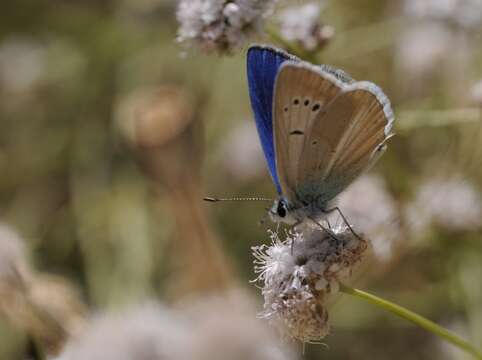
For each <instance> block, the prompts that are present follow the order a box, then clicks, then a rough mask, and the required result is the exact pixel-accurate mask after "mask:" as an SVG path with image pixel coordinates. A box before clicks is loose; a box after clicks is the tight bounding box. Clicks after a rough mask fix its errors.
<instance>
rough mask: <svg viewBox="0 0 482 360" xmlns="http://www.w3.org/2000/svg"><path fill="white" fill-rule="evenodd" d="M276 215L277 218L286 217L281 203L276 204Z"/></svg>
mask: <svg viewBox="0 0 482 360" xmlns="http://www.w3.org/2000/svg"><path fill="white" fill-rule="evenodd" d="M276 213H277V214H278V216H279V217H282V218H284V217H285V216H286V208H285V205H284V204H283V203H282V202H281V201H280V202H279V203H278V208H277V209H276Z"/></svg>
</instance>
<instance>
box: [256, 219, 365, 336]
mask: <svg viewBox="0 0 482 360" xmlns="http://www.w3.org/2000/svg"><path fill="white" fill-rule="evenodd" d="M332 231H333V232H332V234H331V235H330V234H328V233H327V232H325V231H323V230H321V229H320V228H318V227H316V228H313V227H311V226H310V225H308V224H302V225H301V226H299V227H297V230H296V232H293V233H287V234H286V239H285V240H284V241H282V240H281V239H280V238H279V236H278V235H277V234H276V233H273V232H271V241H272V243H271V245H269V246H266V245H262V246H259V247H254V248H253V254H254V257H255V259H256V260H255V272H256V273H258V278H257V279H256V280H258V281H261V282H262V294H263V296H264V311H263V312H262V313H261V314H260V316H261V317H263V318H266V319H269V320H270V321H271V322H272V323H273V325H274V326H276V327H277V328H278V329H279V330H280V331H281V333H282V334H284V335H285V336H287V337H291V338H294V339H298V340H300V341H303V342H316V341H319V340H321V339H322V338H323V337H325V336H326V335H327V334H328V333H329V330H330V327H329V324H328V312H327V310H326V308H325V306H326V298H327V296H328V295H329V294H334V293H336V292H337V291H338V287H339V284H338V282H339V281H341V280H343V279H346V278H348V277H349V276H350V275H351V272H352V270H353V268H354V266H355V264H357V263H358V262H359V261H360V259H361V256H362V254H363V252H364V251H365V250H366V248H367V243H366V241H365V240H362V239H359V238H358V237H356V236H354V235H353V233H352V232H351V231H350V230H349V229H348V228H346V227H344V226H339V227H336V228H333V229H332Z"/></svg>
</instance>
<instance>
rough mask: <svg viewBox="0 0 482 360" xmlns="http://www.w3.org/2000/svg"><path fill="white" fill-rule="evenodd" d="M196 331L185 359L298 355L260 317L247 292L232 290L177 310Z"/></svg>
mask: <svg viewBox="0 0 482 360" xmlns="http://www.w3.org/2000/svg"><path fill="white" fill-rule="evenodd" d="M177 310H178V311H179V312H180V313H182V314H183V316H185V317H187V318H188V320H189V322H190V324H191V331H192V332H193V333H194V334H196V335H195V337H194V341H193V343H192V344H190V349H189V350H188V351H187V352H186V354H185V356H184V357H183V359H199V360H225V359H229V360H245V359H250V360H288V359H297V358H298V356H296V355H295V352H294V351H292V349H291V348H290V347H289V346H288V345H287V344H283V343H282V342H281V341H280V339H279V337H278V336H277V334H276V333H275V332H274V331H273V329H272V328H270V327H269V326H267V324H266V323H265V322H263V321H262V320H260V319H257V318H256V316H255V314H256V303H255V302H254V301H253V300H252V299H251V297H250V296H248V294H247V293H245V292H243V291H240V290H235V291H233V290H231V291H229V292H227V293H226V294H224V295H223V296H220V295H217V296H216V295H212V296H208V297H205V298H200V299H196V300H195V301H190V302H189V303H187V304H186V305H183V306H181V307H179V308H178V309H177Z"/></svg>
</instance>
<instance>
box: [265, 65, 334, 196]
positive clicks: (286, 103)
mask: <svg viewBox="0 0 482 360" xmlns="http://www.w3.org/2000/svg"><path fill="white" fill-rule="evenodd" d="M340 92H341V87H340V86H339V85H338V84H336V82H335V81H332V80H331V79H329V76H328V77H323V76H320V73H319V71H316V70H315V69H314V68H313V67H311V66H308V65H306V64H303V63H288V64H285V65H283V66H282V67H281V69H280V71H279V73H278V76H277V79H276V84H275V95H274V100H273V115H274V119H273V125H274V126H273V129H274V130H273V131H274V137H275V141H274V143H275V152H276V168H277V172H278V177H279V180H280V185H281V189H282V192H283V194H284V195H285V196H286V197H287V198H288V200H289V201H290V202H291V203H292V204H293V205H301V201H302V199H300V198H298V196H297V193H296V189H299V187H300V186H301V185H302V183H303V181H305V179H304V177H303V176H300V174H301V173H302V171H301V167H300V166H301V164H302V161H303V157H306V156H307V151H308V152H309V151H311V148H310V147H309V138H310V137H311V136H310V135H309V133H310V131H311V129H312V128H313V124H314V123H315V122H316V121H319V119H320V114H321V113H322V112H323V111H324V109H326V107H327V106H328V104H330V103H331V102H332V101H333V100H334V99H335V98H336V97H337V95H338V94H339V93H340ZM329 152H330V144H329V143H322V142H321V141H320V143H319V146H318V153H317V156H313V157H312V159H313V160H315V159H317V160H319V159H320V156H321V157H326V154H327V153H329ZM313 155H314V154H313ZM304 165H305V166H306V165H310V166H311V165H312V164H304Z"/></svg>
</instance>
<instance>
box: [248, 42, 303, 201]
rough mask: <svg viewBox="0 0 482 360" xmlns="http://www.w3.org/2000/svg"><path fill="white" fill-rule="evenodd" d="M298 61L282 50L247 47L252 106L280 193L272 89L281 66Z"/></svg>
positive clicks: (269, 164)
mask: <svg viewBox="0 0 482 360" xmlns="http://www.w3.org/2000/svg"><path fill="white" fill-rule="evenodd" d="M287 60H290V61H299V59H298V58H296V57H294V56H291V55H289V54H287V53H285V52H282V51H281V50H277V49H274V48H271V47H267V46H259V45H254V46H251V47H250V48H249V50H248V55H247V75H248V87H249V96H250V100H251V108H252V109H253V113H254V117H255V120H256V127H257V129H258V135H259V139H260V141H261V146H262V148H263V151H264V155H265V158H266V162H267V163H268V168H269V171H270V174H271V177H272V179H273V181H274V183H275V185H276V189H277V191H278V193H281V186H280V183H279V179H278V175H277V170H276V162H275V157H274V155H275V154H274V145H273V116H272V113H273V92H274V83H275V78H276V75H277V73H278V70H279V68H280V66H281V65H282V64H283V63H284V62H286V61H287Z"/></svg>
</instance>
